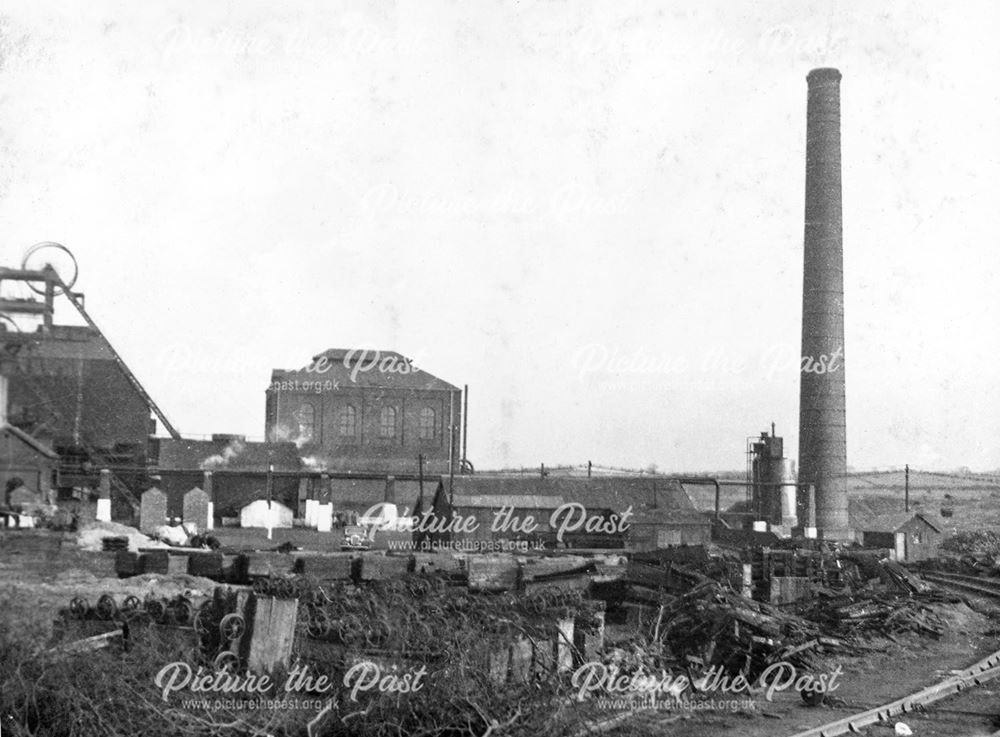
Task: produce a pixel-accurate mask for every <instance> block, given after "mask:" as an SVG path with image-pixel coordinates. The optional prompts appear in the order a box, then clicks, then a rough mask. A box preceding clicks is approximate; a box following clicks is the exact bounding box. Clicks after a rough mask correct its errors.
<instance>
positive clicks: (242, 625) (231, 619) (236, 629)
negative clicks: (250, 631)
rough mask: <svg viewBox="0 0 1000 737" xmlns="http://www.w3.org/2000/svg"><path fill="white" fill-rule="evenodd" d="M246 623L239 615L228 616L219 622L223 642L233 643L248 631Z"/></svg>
mask: <svg viewBox="0 0 1000 737" xmlns="http://www.w3.org/2000/svg"><path fill="white" fill-rule="evenodd" d="M246 626H247V625H246V621H244V619H243V617H242V616H240V615H239V614H227V615H226V616H224V617H223V618H222V621H221V622H219V634H220V635H222V639H223V640H228V641H229V642H232V641H233V640H236V639H238V638H239V637H240V636H241V635H242V634H243V633H244V632H245V631H246Z"/></svg>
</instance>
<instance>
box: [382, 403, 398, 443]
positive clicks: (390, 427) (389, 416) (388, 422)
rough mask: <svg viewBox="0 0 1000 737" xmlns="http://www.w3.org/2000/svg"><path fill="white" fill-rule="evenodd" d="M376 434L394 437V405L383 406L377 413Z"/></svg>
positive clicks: (383, 436)
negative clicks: (378, 413) (379, 412)
mask: <svg viewBox="0 0 1000 737" xmlns="http://www.w3.org/2000/svg"><path fill="white" fill-rule="evenodd" d="M378 435H379V437H380V438H394V437H396V409H395V407H383V408H382V413H381V414H380V415H379V422H378Z"/></svg>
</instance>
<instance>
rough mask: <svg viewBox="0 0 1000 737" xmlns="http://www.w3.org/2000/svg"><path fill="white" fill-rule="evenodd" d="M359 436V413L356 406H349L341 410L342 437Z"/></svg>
mask: <svg viewBox="0 0 1000 737" xmlns="http://www.w3.org/2000/svg"><path fill="white" fill-rule="evenodd" d="M357 434H358V413H357V410H355V409H354V405H351V404H348V405H347V406H346V407H344V408H343V409H342V410H340V437H342V438H353V437H354V436H355V435H357Z"/></svg>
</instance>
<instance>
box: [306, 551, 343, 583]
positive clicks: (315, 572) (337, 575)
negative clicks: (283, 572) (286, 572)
mask: <svg viewBox="0 0 1000 737" xmlns="http://www.w3.org/2000/svg"><path fill="white" fill-rule="evenodd" d="M351 558H352V556H350V555H347V554H334V555H299V556H296V558H295V565H296V568H301V571H302V573H304V574H306V575H307V576H310V577H311V578H316V579H318V580H320V581H339V580H344V579H349V578H351Z"/></svg>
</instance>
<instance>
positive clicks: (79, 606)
mask: <svg viewBox="0 0 1000 737" xmlns="http://www.w3.org/2000/svg"><path fill="white" fill-rule="evenodd" d="M89 609H90V604H88V603H87V600H86V599H84V598H83V597H82V596H74V597H73V599H72V600H71V601H70V603H69V611H70V614H72V615H73V616H74V617H76V618H77V619H83V618H84V617H86V616H87V611H88V610H89Z"/></svg>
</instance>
